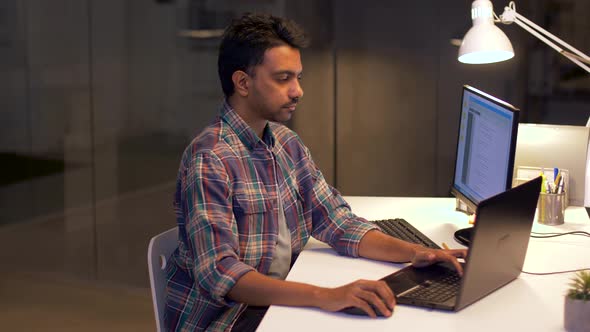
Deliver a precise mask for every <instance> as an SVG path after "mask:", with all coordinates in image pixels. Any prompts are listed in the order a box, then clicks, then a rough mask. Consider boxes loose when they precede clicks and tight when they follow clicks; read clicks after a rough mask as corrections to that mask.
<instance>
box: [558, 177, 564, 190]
mask: <svg viewBox="0 0 590 332" xmlns="http://www.w3.org/2000/svg"><path fill="white" fill-rule="evenodd" d="M562 192H563V177H561V179H559V185H558V186H557V193H558V194H561V193H562Z"/></svg>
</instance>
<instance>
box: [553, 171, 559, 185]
mask: <svg viewBox="0 0 590 332" xmlns="http://www.w3.org/2000/svg"><path fill="white" fill-rule="evenodd" d="M558 174H559V168H557V167H553V181H555V180H557V175H558ZM556 184H557V183H556Z"/></svg>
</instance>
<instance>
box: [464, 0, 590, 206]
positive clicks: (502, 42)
mask: <svg viewBox="0 0 590 332" xmlns="http://www.w3.org/2000/svg"><path fill="white" fill-rule="evenodd" d="M471 19H472V20H473V27H472V28H471V29H469V31H467V33H466V34H465V37H464V38H463V41H462V42H461V47H460V48H459V57H458V60H459V61H460V62H463V63H469V64H482V63H494V62H500V61H505V60H508V59H511V58H512V57H514V50H513V48H512V44H511V43H510V40H509V39H508V37H506V34H504V32H502V30H500V29H499V28H498V27H497V26H496V25H495V24H494V22H498V23H503V24H511V23H516V24H517V25H518V26H520V27H521V28H523V29H525V30H526V31H528V32H529V33H530V34H532V35H533V36H535V37H537V38H539V39H540V40H541V41H543V42H544V43H545V44H547V45H549V46H550V47H551V48H553V49H554V50H556V51H557V52H559V54H561V55H563V56H564V57H566V58H568V59H569V60H570V61H572V62H573V63H575V64H576V65H578V66H580V67H581V68H583V69H584V70H586V71H587V72H588V73H590V67H589V66H588V65H589V64H590V57H589V56H588V55H586V54H584V53H582V52H581V51H579V50H578V49H576V48H574V47H573V46H571V45H570V44H568V43H566V42H564V41H563V40H561V39H559V38H558V37H557V36H555V35H553V34H552V33H550V32H549V31H547V30H545V29H543V28H541V27H540V26H538V25H536V24H535V23H533V22H531V21H530V20H528V19H527V18H525V17H524V16H522V15H520V14H519V13H517V12H516V4H515V3H514V1H510V3H509V4H508V6H507V7H505V8H504V12H503V13H502V15H500V17H498V16H496V14H495V13H494V8H493V5H492V2H491V1H490V0H475V1H473V3H472V4H471ZM587 126H590V121H589V122H588V124H587ZM584 191H585V192H584V206H585V207H586V211H587V212H588V215H589V216H590V147H589V148H588V152H587V158H586V179H585V190H584Z"/></svg>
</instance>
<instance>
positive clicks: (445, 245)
mask: <svg viewBox="0 0 590 332" xmlns="http://www.w3.org/2000/svg"><path fill="white" fill-rule="evenodd" d="M442 246H443V248H445V249H446V250H449V249H451V248H449V246H447V244H446V243H444V242H443V243H442Z"/></svg>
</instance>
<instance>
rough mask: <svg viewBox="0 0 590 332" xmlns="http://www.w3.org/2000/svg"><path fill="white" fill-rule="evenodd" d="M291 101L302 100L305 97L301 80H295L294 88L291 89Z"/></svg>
mask: <svg viewBox="0 0 590 332" xmlns="http://www.w3.org/2000/svg"><path fill="white" fill-rule="evenodd" d="M289 97H290V98H291V99H300V98H301V97H303V88H301V84H300V83H299V80H295V83H294V84H293V87H292V88H291V93H290V95H289Z"/></svg>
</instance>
